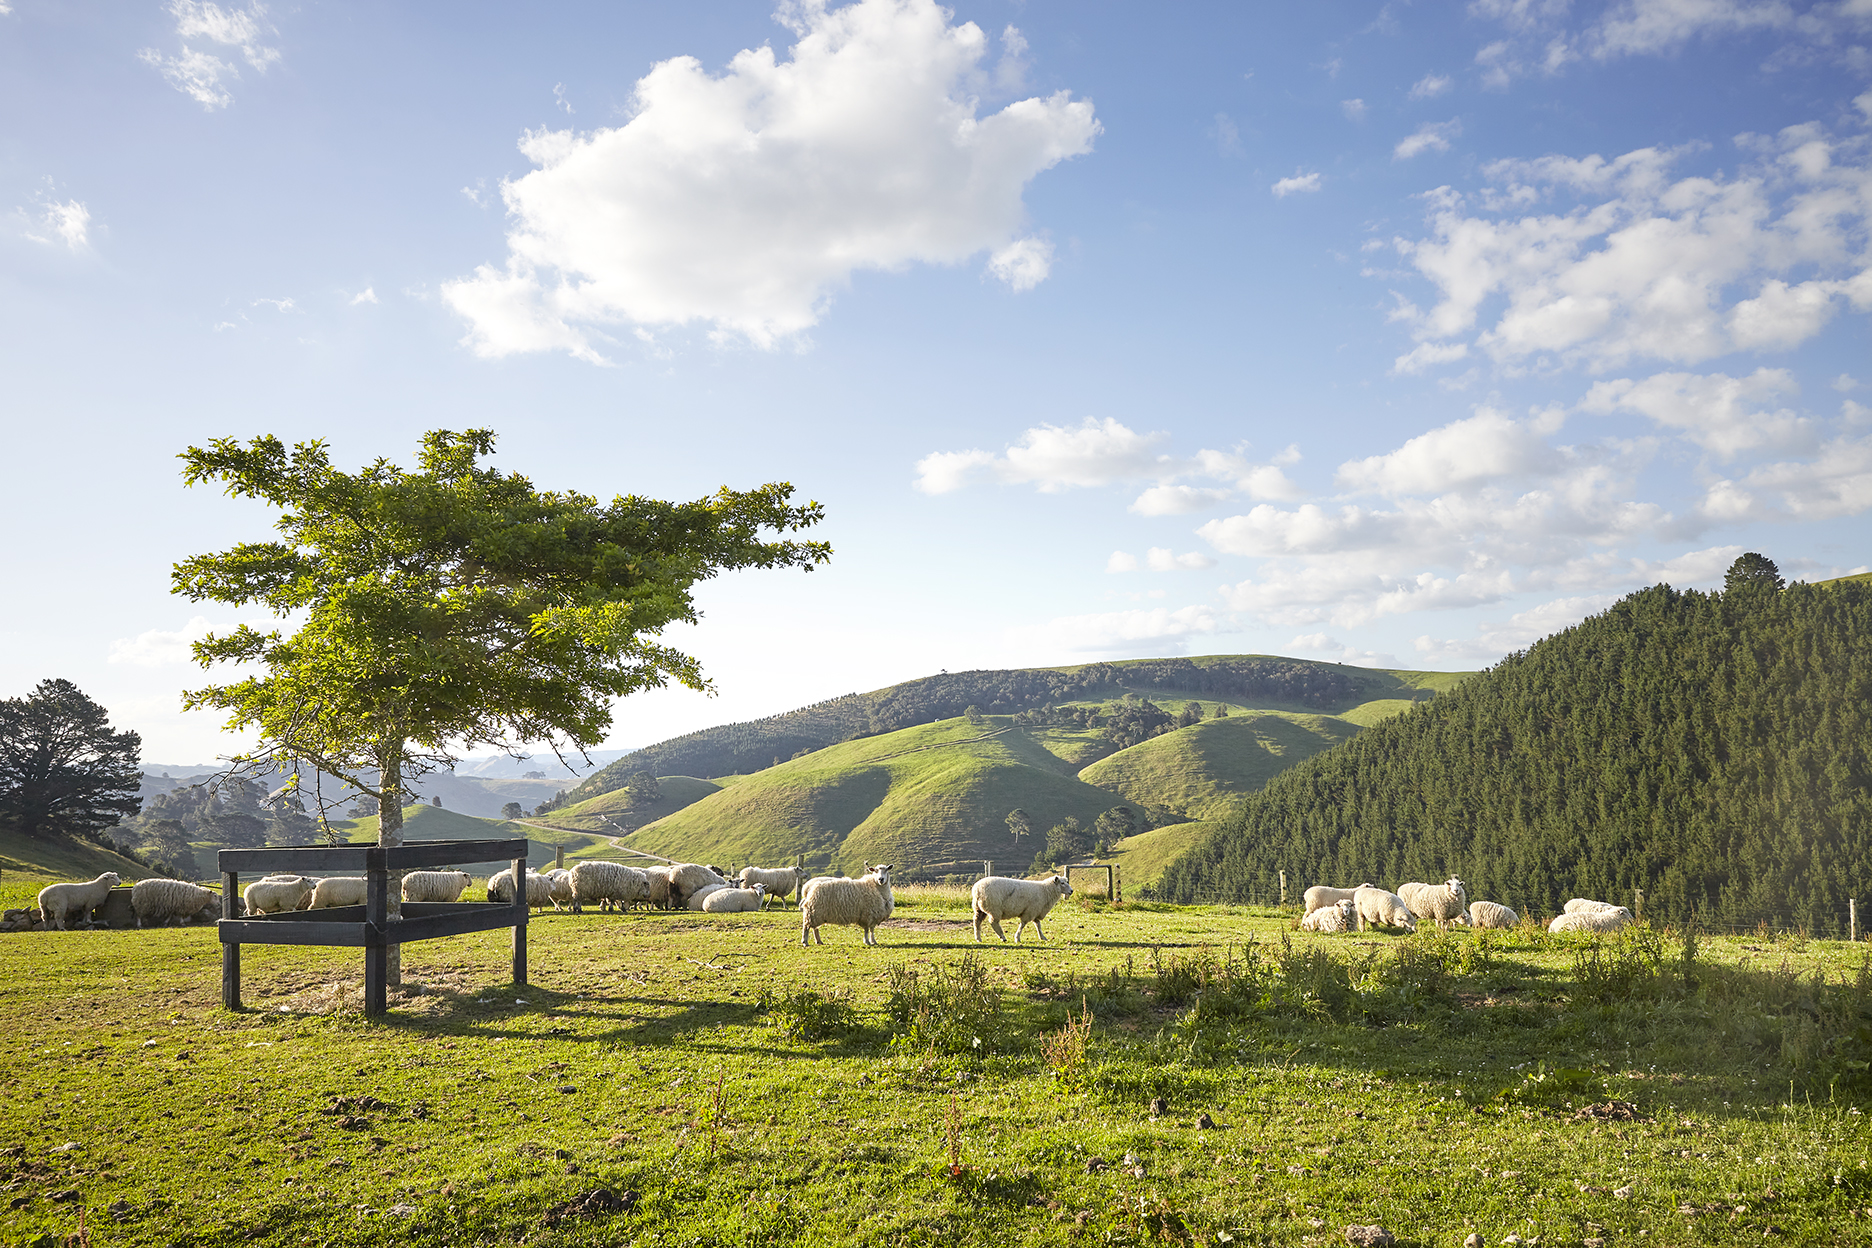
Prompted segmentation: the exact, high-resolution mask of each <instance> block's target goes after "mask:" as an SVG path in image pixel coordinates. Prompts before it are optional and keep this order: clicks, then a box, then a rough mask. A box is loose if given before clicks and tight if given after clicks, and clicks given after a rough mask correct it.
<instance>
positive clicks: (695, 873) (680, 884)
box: [668, 862, 728, 910]
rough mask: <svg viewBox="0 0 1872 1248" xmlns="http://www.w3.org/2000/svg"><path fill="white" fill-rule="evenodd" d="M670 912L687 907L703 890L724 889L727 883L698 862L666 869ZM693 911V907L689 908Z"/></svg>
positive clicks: (680, 863) (682, 863)
mask: <svg viewBox="0 0 1872 1248" xmlns="http://www.w3.org/2000/svg"><path fill="white" fill-rule="evenodd" d="M668 871H669V882H670V890H669V891H670V895H669V904H670V909H672V910H681V909H683V908H684V907H687V906H689V902H690V900H691V899H692V898H693V897H694V896H695V895H696V894H697V893H698V892H700V891H702V890H703V889H705V888H726V887H727V886H728V881H727V880H725V879H723V878H722V877H721V876H720V875H719V874H717V873H716V871H715V869H714V868H712V867H705V866H703V865H702V864H701V863H699V862H678V863H675V864H673V865H671V866H670V867H669V868H668ZM690 908H691V909H693V907H690Z"/></svg>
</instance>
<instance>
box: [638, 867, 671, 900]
mask: <svg viewBox="0 0 1872 1248" xmlns="http://www.w3.org/2000/svg"><path fill="white" fill-rule="evenodd" d="M670 871H671V868H669V867H666V866H665V867H645V868H644V869H643V873H644V883H645V884H647V885H648V886H649V888H650V891H649V892H648V893H646V894H645V895H644V900H645V901H647V902H649V903H650V904H651V905H652V906H655V907H656V908H657V909H658V910H668V909H670Z"/></svg>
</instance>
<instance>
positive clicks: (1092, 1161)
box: [1086, 1157, 1107, 1174]
mask: <svg viewBox="0 0 1872 1248" xmlns="http://www.w3.org/2000/svg"><path fill="white" fill-rule="evenodd" d="M1106 1168H1107V1167H1106V1165H1105V1159H1104V1158H1103V1157H1088V1158H1086V1173H1087V1174H1097V1173H1098V1172H1099V1171H1101V1170H1104V1169H1106Z"/></svg>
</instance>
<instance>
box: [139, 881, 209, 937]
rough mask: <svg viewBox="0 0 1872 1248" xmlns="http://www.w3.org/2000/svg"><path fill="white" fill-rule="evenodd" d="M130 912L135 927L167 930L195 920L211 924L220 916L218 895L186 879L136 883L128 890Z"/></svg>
mask: <svg viewBox="0 0 1872 1248" xmlns="http://www.w3.org/2000/svg"><path fill="white" fill-rule="evenodd" d="M130 909H131V910H132V911H134V912H135V914H136V925H137V926H138V927H167V926H168V925H169V924H171V923H178V924H185V923H190V922H193V921H195V920H197V919H199V920H201V921H203V922H207V923H212V922H213V921H214V920H215V919H217V918H219V917H220V915H221V895H220V894H219V893H211V892H209V891H208V890H207V889H205V888H203V887H202V886H201V885H199V884H191V883H189V882H188V881H187V880H165V879H149V880H138V881H137V882H136V886H135V887H134V888H132V889H131V890H130Z"/></svg>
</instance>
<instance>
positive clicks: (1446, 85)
mask: <svg viewBox="0 0 1872 1248" xmlns="http://www.w3.org/2000/svg"><path fill="white" fill-rule="evenodd" d="M1454 85H1455V84H1454V83H1452V82H1451V81H1450V79H1449V75H1447V74H1425V75H1424V76H1423V77H1422V78H1419V79H1418V80H1417V81H1416V82H1415V83H1413V84H1412V86H1411V89H1410V90H1409V91H1408V92H1407V93H1406V98H1408V99H1413V100H1434V99H1436V97H1437V96H1439V95H1447V94H1448V93H1449V90H1450V88H1451V87H1452V86H1454Z"/></svg>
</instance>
